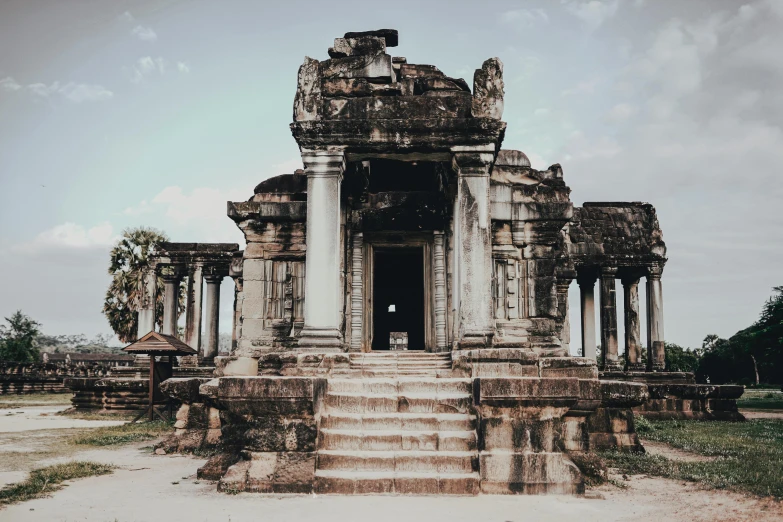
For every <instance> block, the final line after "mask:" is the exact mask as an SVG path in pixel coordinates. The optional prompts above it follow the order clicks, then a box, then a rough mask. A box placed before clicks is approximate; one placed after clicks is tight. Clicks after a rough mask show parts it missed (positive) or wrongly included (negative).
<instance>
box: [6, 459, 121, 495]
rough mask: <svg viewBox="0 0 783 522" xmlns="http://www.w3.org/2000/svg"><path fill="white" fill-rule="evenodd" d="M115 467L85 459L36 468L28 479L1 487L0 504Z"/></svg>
mask: <svg viewBox="0 0 783 522" xmlns="http://www.w3.org/2000/svg"><path fill="white" fill-rule="evenodd" d="M113 469H114V466H109V465H107V464H98V463H97V462H85V461H76V462H67V463H65V464H56V465H54V466H47V467H45V468H40V469H36V470H33V471H31V472H30V476H29V477H28V478H27V480H25V481H23V482H18V483H16V484H11V485H9V486H6V487H5V488H3V489H0V506H2V505H8V504H13V503H15V502H24V501H25V500H32V499H35V498H40V497H43V496H46V495H48V494H49V493H52V492H53V491H57V490H58V489H62V488H63V486H62V483H63V482H65V481H66V480H73V479H77V478H84V477H93V476H96V475H106V474H107V473H111V472H112V470H113Z"/></svg>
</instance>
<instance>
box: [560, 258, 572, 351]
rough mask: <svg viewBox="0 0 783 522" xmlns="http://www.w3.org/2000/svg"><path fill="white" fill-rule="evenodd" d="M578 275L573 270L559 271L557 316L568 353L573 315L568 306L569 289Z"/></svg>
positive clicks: (564, 347) (562, 341)
mask: <svg viewBox="0 0 783 522" xmlns="http://www.w3.org/2000/svg"><path fill="white" fill-rule="evenodd" d="M574 277H576V273H575V272H574V271H573V270H563V271H559V273H558V275H557V281H556V282H555V287H556V291H557V316H558V318H559V319H560V342H561V347H562V348H563V349H564V350H565V352H566V355H570V352H571V317H570V313H569V306H568V289H569V288H570V287H571V281H573V280H574Z"/></svg>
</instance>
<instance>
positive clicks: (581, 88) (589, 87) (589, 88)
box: [560, 78, 601, 96]
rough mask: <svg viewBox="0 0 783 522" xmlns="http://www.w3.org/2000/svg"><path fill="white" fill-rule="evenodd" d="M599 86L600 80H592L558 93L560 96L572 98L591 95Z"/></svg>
mask: <svg viewBox="0 0 783 522" xmlns="http://www.w3.org/2000/svg"><path fill="white" fill-rule="evenodd" d="M600 84H601V80H600V79H598V78H592V79H590V80H584V81H581V82H579V83H577V84H576V85H575V86H573V87H571V88H569V89H563V90H562V91H560V95H561V96H574V95H578V94H593V93H594V92H595V88H596V87H598V86H599V85H600Z"/></svg>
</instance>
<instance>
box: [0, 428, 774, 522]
mask: <svg viewBox="0 0 783 522" xmlns="http://www.w3.org/2000/svg"><path fill="white" fill-rule="evenodd" d="M90 422H95V421H90ZM7 428H9V424H8V420H7V417H2V416H0V451H2V450H3V446H4V445H5V444H12V445H13V444H17V445H18V444H19V442H18V441H17V442H12V440H13V439H12V438H10V437H16V436H18V435H19V434H20V433H21V432H19V431H16V432H14V433H8V432H7V431H5V430H6V429H7ZM4 431H5V433H3V432H4ZM43 431H44V432H45V433H47V434H48V435H47V436H45V437H43V439H45V440H48V443H50V444H51V443H54V444H56V437H55V435H53V433H56V432H57V431H61V432H68V431H69V430H68V429H60V430H43ZM24 433H25V434H26V436H27V437H28V438H29V439H30V440H33V438H34V436H35V435H36V432H35V431H26V432H24ZM149 444H150V443H149V442H147V443H139V444H132V445H126V446H121V447H118V448H114V449H105V448H101V449H87V450H84V451H79V452H78V453H70V454H67V455H63V454H56V452H53V454H52V456H50V457H45V456H44V455H43V454H41V456H42V458H41V459H40V460H36V462H35V463H34V464H35V466H36V467H37V466H40V465H46V464H50V463H54V462H63V461H66V460H69V459H75V458H78V459H87V460H93V461H97V462H104V463H111V464H114V465H117V466H119V469H117V470H116V471H115V472H114V474H112V475H108V476H102V477H93V478H87V479H82V480H78V481H74V482H72V483H71V484H70V485H69V486H68V487H66V488H65V489H63V490H61V491H58V492H56V493H54V494H53V495H52V496H51V497H48V498H42V499H38V500H33V501H30V502H25V503H22V504H16V505H12V506H9V507H7V508H5V509H2V510H0V521H47V522H49V521H66V520H67V521H77V520H86V521H106V522H109V521H119V522H126V521H128V522H130V521H134V522H138V521H157V520H166V519H168V520H188V521H189V522H200V521H210V522H214V521H227V522H228V521H230V522H241V521H246V520H247V521H249V520H254V521H257V520H269V521H275V522H278V521H279V522H285V521H293V520H307V519H311V520H315V519H318V520H321V521H324V522H330V521H335V522H337V521H340V522H345V521H354V520H356V521H359V520H361V521H367V520H372V521H373V522H386V521H395V522H397V521H399V520H410V521H416V520H426V521H427V522H438V521H449V522H460V521H470V522H475V521H477V520H479V521H482V522H483V521H493V522H494V521H498V522H517V521H519V522H521V521H531V520H538V521H558V522H559V521H562V520H579V521H580V522H590V521H596V522H599V521H600V522H612V521H633V522H638V521H640V520H645V521H653V522H657V521H660V522H663V521H666V522H669V521H674V522H677V521H683V522H685V521H688V522H690V521H695V522H700V521H704V522H706V521H745V520H748V521H750V520H752V521H753V522H767V521H779V520H783V506H781V504H780V503H776V502H772V501H767V500H760V499H756V498H752V497H746V496H743V495H739V494H734V493H728V492H725V491H707V490H703V489H701V488H700V487H698V486H696V485H694V484H690V483H682V482H679V481H673V480H667V479H659V478H652V477H645V476H630V477H628V480H626V479H625V478H623V477H621V476H613V479H614V482H615V483H618V484H622V485H624V486H625V487H624V488H619V487H617V486H616V485H611V484H607V485H604V486H601V487H600V488H596V489H592V490H590V491H588V494H587V495H586V496H585V497H584V498H575V497H560V496H546V497H545V496H541V497H538V496H536V497H533V496H531V497H523V496H479V497H381V496H351V497H346V496H317V495H307V496H293V495H259V494H251V493H242V494H239V495H234V496H230V495H225V494H222V493H218V492H217V491H216V487H215V484H214V483H211V482H208V481H198V480H196V478H195V472H196V469H197V468H198V467H199V466H200V465H201V464H202V463H203V462H204V460H203V459H198V458H193V457H186V456H176V455H165V456H155V455H152V454H151V453H150V452H149V450H148V449H143V447H145V446H146V447H148V446H149ZM35 448H37V446H35V447H34V448H33V449H34V450H35ZM39 449H40V448H39ZM670 449H671V448H669V450H670ZM657 451H661V452H664V453H666V452H667V448H665V447H664V448H658V449H657ZM686 458H687V455H686ZM32 464H33V463H32V462H27V463H25V464H24V466H25V467H27V466H29V465H32ZM5 469H6V471H7V472H11V471H13V470H9V469H7V467H6V468H5ZM17 473H18V474H19V475H21V476H23V475H24V470H21V471H18V472H17Z"/></svg>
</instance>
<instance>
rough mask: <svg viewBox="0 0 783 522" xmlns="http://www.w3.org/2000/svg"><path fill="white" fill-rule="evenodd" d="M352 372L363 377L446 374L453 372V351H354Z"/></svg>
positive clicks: (433, 375)
mask: <svg viewBox="0 0 783 522" xmlns="http://www.w3.org/2000/svg"><path fill="white" fill-rule="evenodd" d="M351 373H354V374H355V373H361V375H362V376H363V377H403V376H413V377H425V376H432V377H436V376H439V375H440V376H446V375H449V374H450V373H451V353H450V352H446V353H428V352H412V351H400V352H385V353H384V352H381V353H377V352H375V353H353V354H351Z"/></svg>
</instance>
